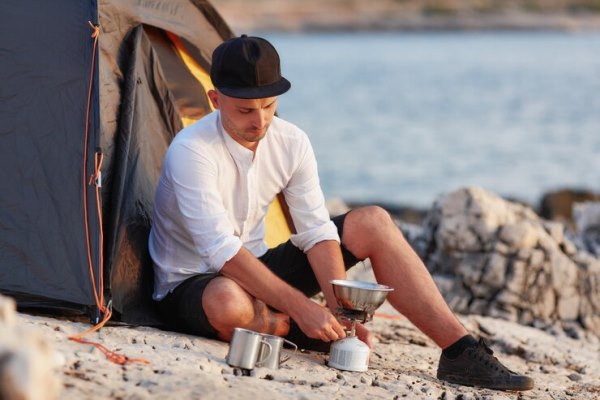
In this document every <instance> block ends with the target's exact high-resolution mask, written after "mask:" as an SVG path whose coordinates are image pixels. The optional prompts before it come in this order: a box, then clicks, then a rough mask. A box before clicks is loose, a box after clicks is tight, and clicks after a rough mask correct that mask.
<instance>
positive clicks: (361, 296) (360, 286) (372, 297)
mask: <svg viewBox="0 0 600 400" xmlns="http://www.w3.org/2000/svg"><path fill="white" fill-rule="evenodd" d="M331 285H332V286H333V293H334V295H335V298H336V300H337V302H338V305H339V306H340V307H342V308H344V309H346V310H354V311H364V312H367V313H373V312H374V311H375V310H376V309H377V308H379V306H380V305H382V304H383V302H384V301H385V298H386V296H387V294H388V292H391V291H392V290H394V289H393V288H391V287H389V286H385V285H380V284H378V283H371V282H363V281H352V280H343V279H336V280H333V281H331Z"/></svg>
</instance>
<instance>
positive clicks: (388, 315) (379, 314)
mask: <svg viewBox="0 0 600 400" xmlns="http://www.w3.org/2000/svg"><path fill="white" fill-rule="evenodd" d="M375 317H377V318H383V319H402V318H403V317H402V315H399V314H398V315H396V314H385V313H375Z"/></svg>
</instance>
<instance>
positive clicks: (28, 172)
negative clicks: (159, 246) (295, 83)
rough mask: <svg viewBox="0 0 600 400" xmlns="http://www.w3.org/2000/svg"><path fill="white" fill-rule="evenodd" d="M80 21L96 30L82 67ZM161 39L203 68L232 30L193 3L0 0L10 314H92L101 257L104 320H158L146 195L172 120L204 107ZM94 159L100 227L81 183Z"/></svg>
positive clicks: (0, 255)
mask: <svg viewBox="0 0 600 400" xmlns="http://www.w3.org/2000/svg"><path fill="white" fill-rule="evenodd" d="M88 21H89V22H91V23H93V24H99V27H100V36H99V39H98V48H97V56H96V59H95V61H94V63H92V52H93V43H94V40H93V38H92V37H91V34H92V32H93V30H92V28H91V27H90V25H89V23H88ZM167 32H169V34H172V35H176V36H177V37H178V38H179V39H180V40H181V42H182V43H183V44H184V45H185V49H186V50H187V53H188V54H189V55H190V56H191V57H192V58H193V60H194V62H195V63H196V64H197V65H199V66H201V67H202V68H204V69H208V68H209V66H210V61H211V60H210V55H211V53H212V50H213V49H214V47H216V46H217V45H218V44H219V43H221V42H222V41H223V40H224V39H227V38H229V37H231V36H232V35H233V33H232V32H231V30H230V29H229V28H228V27H227V25H226V23H225V22H224V21H223V20H222V18H221V17H220V16H219V15H218V13H217V12H216V11H215V10H214V8H213V7H212V6H211V5H210V3H209V2H207V1H201V0H172V1H168V2H167V1H139V0H99V1H98V2H96V1H95V0H94V1H83V0H56V1H51V2H50V1H46V0H3V1H2V2H0V81H1V82H2V84H0V292H1V293H4V294H8V295H11V296H13V297H15V298H16V299H17V303H18V306H19V307H21V308H23V307H31V306H35V307H44V308H62V309H68V310H77V311H80V312H81V311H83V312H87V313H89V314H90V315H91V316H92V317H93V316H94V313H97V307H96V305H95V299H94V290H93V288H94V285H95V286H96V287H97V288H98V287H99V286H100V273H101V271H100V269H101V268H100V266H101V265H100V260H101V255H102V256H103V264H102V267H103V268H102V269H103V281H104V295H105V297H106V299H110V300H111V301H112V305H113V309H114V311H115V315H117V317H120V318H121V320H123V321H125V322H128V323H140V324H142V323H143V324H153V325H158V324H160V321H159V320H158V319H157V317H156V314H155V312H154V310H153V303H152V301H151V298H150V295H151V291H152V280H153V276H152V267H151V263H150V258H149V255H148V249H147V236H148V232H149V227H150V223H151V210H152V202H153V194H154V190H155V187H156V183H157V180H158V176H159V173H160V169H161V166H162V158H163V155H164V152H165V151H166V148H167V146H168V144H169V143H170V141H171V139H172V138H173V136H174V135H175V134H176V133H177V132H178V131H179V130H180V129H181V127H182V125H181V117H186V118H198V117H200V116H202V115H204V114H206V113H207V112H208V110H209V107H208V103H207V98H206V94H205V89H206V88H203V87H202V85H201V84H200V83H199V82H198V81H197V80H195V78H194V77H193V76H192V75H191V73H190V72H189V71H188V70H187V67H185V65H184V63H183V61H182V59H181V57H180V56H179V55H178V53H177V52H176V51H175V49H174V47H173V43H171V42H170V41H169V40H168V35H167V34H166V33H167ZM92 66H93V67H94V68H93V69H92ZM92 70H93V74H92V78H93V83H92V85H91V86H90V71H92ZM90 88H91V91H90ZM88 91H90V94H91V96H90V99H91V101H90V108H89V120H88V122H87V123H88V124H89V136H88V140H87V142H86V140H85V130H86V129H85V128H86V118H85V117H86V108H87V104H88ZM86 143H87V145H86ZM96 151H101V152H102V154H103V155H104V162H103V164H102V168H101V172H102V187H101V192H100V195H101V209H100V210H101V217H102V219H101V220H102V224H100V222H99V221H100V219H99V217H100V215H99V213H97V211H96V202H95V186H94V185H93V184H89V180H90V176H91V174H93V172H94V166H95V164H94V154H95V153H96ZM84 156H85V157H84ZM84 158H86V159H87V167H86V169H85V172H84V166H83V162H84ZM84 191H85V192H84ZM84 193H85V195H86V196H87V203H86V204H87V210H88V217H87V225H88V232H89V249H90V250H89V251H90V258H91V259H92V271H90V265H89V262H88V244H87V243H88V240H86V224H85V221H86V218H85V215H84V197H85V196H84ZM101 228H102V229H101ZM101 232H103V235H101ZM102 239H103V240H102ZM101 250H102V251H101ZM92 272H93V278H92ZM96 316H97V315H96Z"/></svg>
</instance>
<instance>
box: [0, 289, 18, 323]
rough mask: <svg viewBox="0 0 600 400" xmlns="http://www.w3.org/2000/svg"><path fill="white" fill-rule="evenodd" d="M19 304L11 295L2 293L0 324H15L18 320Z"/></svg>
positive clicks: (0, 298)
mask: <svg viewBox="0 0 600 400" xmlns="http://www.w3.org/2000/svg"><path fill="white" fill-rule="evenodd" d="M16 315H17V304H16V303H15V301H14V300H13V299H11V298H9V297H5V296H2V295H0V326H1V325H5V326H8V327H10V326H14V325H15V324H16V321H17V317H16Z"/></svg>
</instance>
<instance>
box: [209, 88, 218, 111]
mask: <svg viewBox="0 0 600 400" xmlns="http://www.w3.org/2000/svg"><path fill="white" fill-rule="evenodd" d="M206 94H207V95H208V98H209V100H210V102H211V103H212V106H213V108H214V109H218V108H219V95H218V93H217V91H216V90H214V89H210V90H209V91H208V92H207V93H206Z"/></svg>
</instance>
